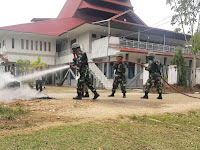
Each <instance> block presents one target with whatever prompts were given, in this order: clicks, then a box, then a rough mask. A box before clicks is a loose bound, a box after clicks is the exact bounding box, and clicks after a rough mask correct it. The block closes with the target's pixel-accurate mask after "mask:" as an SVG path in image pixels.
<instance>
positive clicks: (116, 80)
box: [112, 75, 126, 93]
mask: <svg viewBox="0 0 200 150" xmlns="http://www.w3.org/2000/svg"><path fill="white" fill-rule="evenodd" d="M119 84H120V86H121V91H122V93H126V78H125V76H124V75H115V77H114V82H113V89H112V92H113V93H115V92H116V89H117V88H118V85H119Z"/></svg>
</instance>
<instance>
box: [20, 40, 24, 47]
mask: <svg viewBox="0 0 200 150" xmlns="http://www.w3.org/2000/svg"><path fill="white" fill-rule="evenodd" d="M21 49H24V40H23V39H21Z"/></svg>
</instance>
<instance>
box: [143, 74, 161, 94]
mask: <svg viewBox="0 0 200 150" xmlns="http://www.w3.org/2000/svg"><path fill="white" fill-rule="evenodd" d="M153 84H154V87H155V88H156V90H157V92H158V93H162V88H161V87H162V84H161V77H160V76H159V75H156V74H154V75H150V76H149V79H148V80H147V82H146V84H145V88H144V91H145V92H146V93H149V90H150V89H151V87H152V86H153Z"/></svg>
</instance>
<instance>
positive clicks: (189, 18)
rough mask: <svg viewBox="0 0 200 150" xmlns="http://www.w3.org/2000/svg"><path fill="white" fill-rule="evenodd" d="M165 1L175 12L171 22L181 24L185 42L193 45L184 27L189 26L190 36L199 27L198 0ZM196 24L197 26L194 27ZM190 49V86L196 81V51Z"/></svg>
mask: <svg viewBox="0 0 200 150" xmlns="http://www.w3.org/2000/svg"><path fill="white" fill-rule="evenodd" d="M166 2H167V4H169V5H170V6H171V9H172V10H173V11H174V13H175V14H174V15H173V16H172V20H171V24H172V25H175V24H177V25H178V26H181V29H182V32H183V34H184V36H185V40H186V44H187V45H189V44H190V45H192V46H193V43H188V39H187V37H186V29H187V28H189V30H188V32H187V33H189V34H191V35H192V36H193V35H194V33H195V32H198V31H199V29H200V0H166ZM196 26H197V28H196V29H195V27H196ZM176 31H180V28H179V29H176ZM192 49H194V47H193V48H191V53H192V54H193V56H194V57H193V58H194V62H193V75H192V86H194V85H195V83H196V57H197V54H198V53H193V50H192Z"/></svg>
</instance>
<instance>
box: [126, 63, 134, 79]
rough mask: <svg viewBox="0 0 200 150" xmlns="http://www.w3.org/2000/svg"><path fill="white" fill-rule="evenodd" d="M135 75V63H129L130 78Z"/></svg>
mask: <svg viewBox="0 0 200 150" xmlns="http://www.w3.org/2000/svg"><path fill="white" fill-rule="evenodd" d="M134 76H135V64H133V63H129V67H128V78H129V79H132V78H133V77H134Z"/></svg>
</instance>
